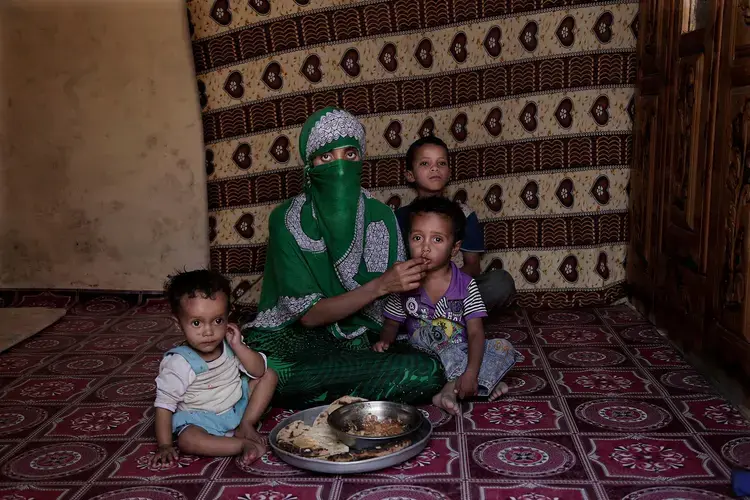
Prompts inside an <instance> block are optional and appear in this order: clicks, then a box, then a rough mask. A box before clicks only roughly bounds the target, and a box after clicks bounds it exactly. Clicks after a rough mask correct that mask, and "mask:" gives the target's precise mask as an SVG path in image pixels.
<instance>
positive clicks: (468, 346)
mask: <svg viewBox="0 0 750 500" xmlns="http://www.w3.org/2000/svg"><path fill="white" fill-rule="evenodd" d="M465 226H466V216H465V215H464V213H463V211H462V210H461V207H459V206H458V205H457V204H456V203H454V202H452V201H450V200H448V199H446V198H443V197H439V196H435V197H429V198H420V199H417V200H416V201H415V202H414V203H412V205H411V224H410V227H411V230H410V233H409V236H408V242H409V249H410V251H411V255H412V257H418V256H419V257H422V258H423V259H425V264H424V265H425V275H424V278H423V279H422V282H421V286H420V287H419V288H417V289H416V290H413V291H411V292H405V293H401V294H394V295H391V296H389V297H388V300H387V301H386V305H385V311H384V316H385V324H384V326H383V330H382V331H381V333H380V341H379V342H378V343H377V344H375V346H374V347H373V349H375V350H376V351H379V352H383V351H385V350H387V349H388V348H389V347H390V345H391V344H392V343H393V342H394V341H395V340H396V336H397V334H398V329H399V326H400V325H401V324H404V325H405V327H406V331H407V333H408V335H409V343H410V344H412V345H413V346H415V347H417V348H418V349H421V350H424V351H427V352H429V353H431V354H433V355H435V356H437V357H439V358H440V361H441V362H442V364H443V367H444V368H445V375H446V378H447V379H448V383H447V384H446V385H445V387H443V389H442V390H441V391H440V392H439V393H438V394H436V395H435V396H434V397H433V399H432V402H433V404H434V405H435V406H438V407H440V408H443V409H444V410H445V411H447V412H449V413H451V414H456V413H457V412H458V408H459V405H458V401H457V397H458V398H460V399H463V398H467V397H471V396H474V395H479V396H489V398H490V400H494V399H497V398H498V397H500V396H502V395H503V394H505V393H506V392H508V386H507V384H505V383H504V382H502V381H501V380H502V378H503V377H504V376H505V374H506V373H507V372H508V370H510V369H511V368H512V367H513V365H514V364H515V363H516V361H517V360H519V359H522V357H521V355H520V354H519V353H518V352H517V351H516V350H515V349H513V346H511V345H510V343H509V342H508V341H507V340H500V339H498V340H486V338H485V336H484V325H483V323H482V318H484V317H485V316H487V310H486V308H485V306H484V302H483V301H482V296H481V295H480V293H479V289H478V287H477V284H476V282H475V281H474V279H473V278H471V277H470V276H469V275H467V274H465V273H464V272H463V271H461V270H460V269H459V268H458V267H457V266H456V265H455V264H454V263H453V262H451V259H452V258H453V257H454V256H455V255H456V253H457V252H458V251H459V250H460V249H461V240H462V238H463V233H464V228H465Z"/></svg>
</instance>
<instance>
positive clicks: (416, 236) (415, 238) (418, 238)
mask: <svg viewBox="0 0 750 500" xmlns="http://www.w3.org/2000/svg"><path fill="white" fill-rule="evenodd" d="M411 239H412V240H414V241H419V240H421V239H422V237H421V236H419V235H418V234H417V235H414V236H412V237H411Z"/></svg>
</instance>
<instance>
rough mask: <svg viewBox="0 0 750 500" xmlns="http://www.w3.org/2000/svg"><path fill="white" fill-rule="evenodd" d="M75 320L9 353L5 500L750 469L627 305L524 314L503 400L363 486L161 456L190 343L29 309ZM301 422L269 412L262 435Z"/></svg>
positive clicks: (78, 310) (1, 434)
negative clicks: (170, 380) (165, 412)
mask: <svg viewBox="0 0 750 500" xmlns="http://www.w3.org/2000/svg"><path fill="white" fill-rule="evenodd" d="M14 302H15V303H16V304H18V305H28V306H32V305H41V304H44V303H54V304H56V305H67V306H68V307H70V312H69V314H68V315H67V316H66V317H65V318H63V319H62V320H61V321H59V322H58V323H57V324H55V325H53V326H52V327H50V328H48V329H47V330H45V331H44V332H42V333H41V334H39V335H36V336H34V337H32V338H30V339H28V340H26V341H25V342H23V343H21V344H19V345H17V346H16V347H14V348H13V349H11V350H10V351H8V352H5V353H3V354H2V355H0V499H3V500H5V499H8V500H11V499H12V500H22V499H31V498H33V499H36V500H47V499H83V498H86V499H89V498H114V499H125V498H141V499H159V500H166V499H169V500H177V499H197V498H201V499H203V498H205V499H213V498H231V499H241V500H308V499H309V500H312V499H321V500H338V499H340V500H385V499H399V500H447V499H456V500H458V499H463V500H469V499H485V500H496V499H497V500H499V499H514V500H548V499H549V500H552V499H558V500H563V499H564V500H568V499H570V500H574V499H599V498H601V499H613V500H614V499H617V500H621V499H626V500H636V499H637V500H657V499H667V498H681V499H696V500H703V499H706V500H707V499H718V498H729V497H730V496H731V491H730V488H729V479H728V478H729V472H730V470H731V468H733V467H738V466H739V467H750V423H749V422H748V421H747V420H745V419H744V418H743V416H742V414H741V413H740V412H739V411H738V410H737V409H736V408H734V407H733V406H732V405H731V404H729V403H728V402H727V401H725V400H724V399H723V398H722V397H721V396H719V395H718V393H717V392H716V391H715V390H714V389H713V388H712V387H711V385H710V384H709V383H708V382H707V381H706V380H705V379H704V378H703V377H702V376H701V375H700V374H699V373H697V372H696V371H695V370H694V369H693V368H692V367H691V366H690V365H689V364H687V362H686V361H685V360H684V359H683V358H682V357H681V355H680V354H679V353H678V352H676V351H675V350H674V349H672V348H671V347H670V346H669V344H668V343H666V342H665V341H664V340H663V339H662V338H661V337H660V336H659V334H658V332H657V331H656V330H655V329H654V328H653V327H652V326H651V325H649V324H648V323H646V322H645V321H644V320H643V319H642V318H641V317H640V316H638V315H637V314H635V313H633V312H632V311H631V310H630V309H628V308H626V307H612V308H600V309H588V310H565V311H531V310H529V311H526V310H517V311H511V312H508V313H507V314H505V315H503V316H501V317H498V318H495V319H494V320H493V321H492V323H491V324H490V325H488V327H487V331H488V336H489V337H494V338H507V339H509V340H510V341H511V342H513V344H514V345H515V346H517V347H518V349H519V350H520V351H521V352H522V353H523V355H524V356H525V360H524V362H523V363H520V364H519V365H518V366H517V367H516V368H514V370H513V371H512V372H511V374H510V375H509V376H508V378H507V382H508V384H509V386H510V393H509V395H508V397H506V398H505V399H503V400H501V401H497V402H494V403H488V402H481V401H477V402H470V403H464V404H463V407H462V415H461V417H460V418H452V417H449V416H447V415H446V414H444V413H443V412H441V411H440V410H438V409H437V408H434V407H430V406H428V407H424V408H423V410H424V412H425V413H426V415H428V416H429V418H430V420H431V421H432V423H433V424H434V426H435V434H434V438H433V439H432V441H431V443H430V445H429V446H428V447H427V448H426V449H425V450H424V452H422V453H421V454H420V455H419V456H418V457H416V458H415V459H413V460H410V461H408V462H406V463H404V464H401V465H399V466H398V467H394V468H392V469H388V470H383V471H379V472H376V473H372V474H367V475H361V476H356V477H337V476H331V477H326V476H319V475H313V474H309V473H306V472H304V471H299V470H296V469H293V468H291V467H289V466H287V465H286V464H284V463H283V462H280V461H279V460H278V459H277V458H276V457H275V456H273V454H270V453H269V454H266V455H265V456H264V457H263V458H262V459H261V460H258V461H257V462H256V463H254V464H253V465H251V466H249V467H245V466H242V465H241V464H240V463H239V462H238V461H237V460H235V459H233V458H197V457H193V456H188V455H185V456H182V457H181V459H180V460H179V461H178V463H177V464H175V465H173V466H171V467H167V468H160V469H152V468H149V466H148V457H149V455H150V454H152V453H153V452H154V449H155V441H154V433H153V428H152V425H153V411H152V406H151V405H152V402H153V395H154V389H155V385H154V376H155V374H156V371H157V369H158V365H159V360H160V358H161V355H162V353H163V352H164V351H166V350H167V349H169V348H170V347H172V346H174V345H176V344H177V343H178V342H180V341H181V338H182V337H181V336H180V333H179V331H178V329H177V327H176V325H175V323H174V322H173V321H172V320H171V319H170V317H169V315H168V310H167V307H166V304H165V303H164V302H163V301H162V300H160V299H158V298H153V297H151V298H148V297H146V298H142V299H139V298H138V296H137V295H136V296H115V295H106V296H97V295H96V294H90V295H87V296H82V297H79V296H77V295H74V294H73V295H71V294H64V293H60V294H49V293H46V294H38V293H37V294H26V295H22V296H21V295H19V296H17V297H15V298H14ZM289 414H290V412H288V411H284V410H279V409H274V410H273V411H272V412H271V414H270V415H269V417H268V418H267V420H266V421H265V422H264V423H263V426H262V430H264V431H266V432H267V431H268V430H270V429H271V428H273V426H274V425H275V424H276V423H277V422H278V421H280V420H281V419H282V418H284V417H286V416H287V415H289Z"/></svg>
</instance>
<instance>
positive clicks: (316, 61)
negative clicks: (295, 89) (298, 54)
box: [300, 54, 323, 83]
mask: <svg viewBox="0 0 750 500" xmlns="http://www.w3.org/2000/svg"><path fill="white" fill-rule="evenodd" d="M300 72H301V73H302V75H303V76H304V77H305V78H307V79H308V80H309V81H310V82H312V83H318V82H319V81H320V80H322V79H323V71H322V70H321V68H320V57H318V56H317V54H311V55H309V56H307V59H305V62H303V63H302V67H301V68H300Z"/></svg>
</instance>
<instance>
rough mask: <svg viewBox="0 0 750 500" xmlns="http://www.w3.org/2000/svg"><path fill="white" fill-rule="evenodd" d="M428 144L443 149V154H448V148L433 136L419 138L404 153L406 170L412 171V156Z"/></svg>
mask: <svg viewBox="0 0 750 500" xmlns="http://www.w3.org/2000/svg"><path fill="white" fill-rule="evenodd" d="M428 144H431V145H433V146H440V147H441V148H443V149H445V153H446V154H448V146H447V145H446V144H445V143H444V142H443V140H442V139H440V138H439V137H435V136H434V135H426V136H424V137H420V138H419V139H417V140H416V141H414V142H412V143H411V146H409V150H408V151H406V170H414V156H416V154H417V151H419V148H421V147H422V146H426V145H428Z"/></svg>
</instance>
